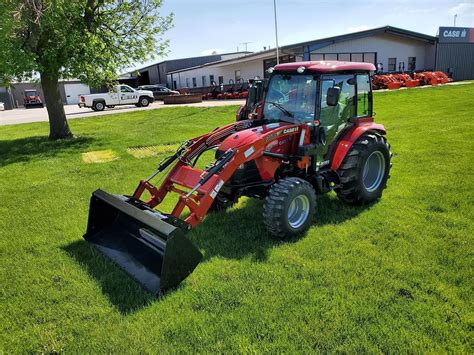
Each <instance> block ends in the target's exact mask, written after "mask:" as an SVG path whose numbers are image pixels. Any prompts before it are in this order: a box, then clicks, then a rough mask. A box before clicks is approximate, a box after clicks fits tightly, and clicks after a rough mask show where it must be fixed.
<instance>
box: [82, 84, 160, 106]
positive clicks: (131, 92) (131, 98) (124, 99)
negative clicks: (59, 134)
mask: <svg viewBox="0 0 474 355" xmlns="http://www.w3.org/2000/svg"><path fill="white" fill-rule="evenodd" d="M153 101H154V98H153V92H151V91H149V90H135V89H133V88H131V87H130V86H128V85H117V86H115V87H114V90H112V91H110V92H105V93H102V94H90V95H81V96H79V107H90V108H92V109H93V110H94V111H103V110H104V109H105V108H106V107H108V108H113V107H115V106H117V105H135V106H137V107H146V106H148V105H149V104H150V103H151V102H153Z"/></svg>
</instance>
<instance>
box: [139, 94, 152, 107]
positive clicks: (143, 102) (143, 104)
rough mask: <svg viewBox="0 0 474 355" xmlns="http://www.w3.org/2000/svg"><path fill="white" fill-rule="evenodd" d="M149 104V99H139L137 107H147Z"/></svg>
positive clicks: (144, 97)
mask: <svg viewBox="0 0 474 355" xmlns="http://www.w3.org/2000/svg"><path fill="white" fill-rule="evenodd" d="M149 104H150V99H149V98H148V97H146V96H143V97H140V101H139V105H140V107H147V106H148V105H149Z"/></svg>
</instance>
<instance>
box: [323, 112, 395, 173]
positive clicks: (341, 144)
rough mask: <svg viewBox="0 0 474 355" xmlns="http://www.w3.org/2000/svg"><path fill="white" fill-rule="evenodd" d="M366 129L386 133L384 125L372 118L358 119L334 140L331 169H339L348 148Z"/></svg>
mask: <svg viewBox="0 0 474 355" xmlns="http://www.w3.org/2000/svg"><path fill="white" fill-rule="evenodd" d="M367 131H377V132H379V133H381V134H386V131H385V127H384V126H383V125H381V124H377V123H374V121H373V119H372V118H369V119H361V120H358V121H357V122H356V123H355V124H354V126H353V127H352V128H350V129H349V130H348V131H347V132H346V133H345V134H344V136H343V137H342V138H341V139H339V140H338V141H337V142H336V143H337V148H336V150H335V151H334V154H333V156H332V158H331V169H332V170H334V171H335V170H337V169H339V166H341V164H342V161H343V160H344V158H345V156H346V155H347V153H348V152H349V149H351V147H352V145H353V144H354V143H355V141H356V140H357V139H358V138H359V137H360V136H361V135H362V134H364V133H365V132H367Z"/></svg>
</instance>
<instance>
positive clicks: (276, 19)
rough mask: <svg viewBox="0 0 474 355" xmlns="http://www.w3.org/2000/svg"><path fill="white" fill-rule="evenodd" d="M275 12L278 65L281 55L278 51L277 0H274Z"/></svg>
mask: <svg viewBox="0 0 474 355" xmlns="http://www.w3.org/2000/svg"><path fill="white" fill-rule="evenodd" d="M273 13H274V15H275V40H276V55H277V65H278V64H280V55H279V53H278V24H277V5H276V0H273Z"/></svg>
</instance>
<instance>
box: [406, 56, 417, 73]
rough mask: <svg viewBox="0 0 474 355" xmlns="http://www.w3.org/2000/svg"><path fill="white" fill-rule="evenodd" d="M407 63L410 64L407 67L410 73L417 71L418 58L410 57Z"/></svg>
mask: <svg viewBox="0 0 474 355" xmlns="http://www.w3.org/2000/svg"><path fill="white" fill-rule="evenodd" d="M410 59H412V60H413V62H411V61H410ZM407 63H408V66H407V70H408V71H414V70H416V57H408V62H407ZM411 64H413V68H411Z"/></svg>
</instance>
